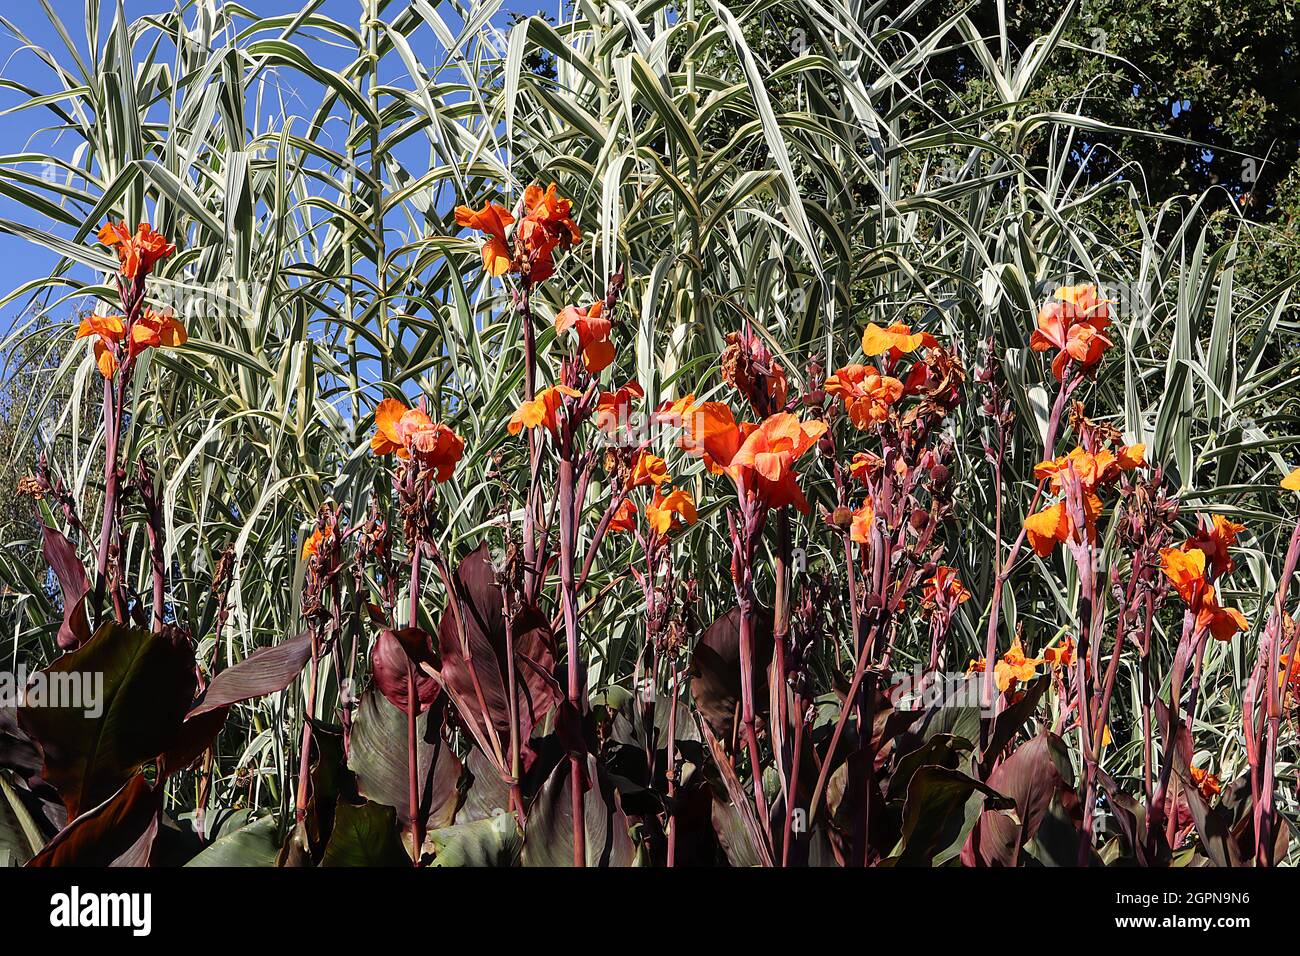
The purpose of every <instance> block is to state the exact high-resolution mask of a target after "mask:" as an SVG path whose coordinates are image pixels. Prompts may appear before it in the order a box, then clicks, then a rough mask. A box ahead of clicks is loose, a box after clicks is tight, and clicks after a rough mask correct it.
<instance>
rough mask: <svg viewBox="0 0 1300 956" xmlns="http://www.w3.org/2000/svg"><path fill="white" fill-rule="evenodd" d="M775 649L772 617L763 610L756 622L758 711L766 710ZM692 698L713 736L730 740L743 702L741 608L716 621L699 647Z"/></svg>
mask: <svg viewBox="0 0 1300 956" xmlns="http://www.w3.org/2000/svg"><path fill="white" fill-rule="evenodd" d="M772 647H773V643H772V616H771V614H770V612H768V611H766V610H765V609H760V610H759V613H758V614H756V615H755V621H754V662H753V663H754V669H753V670H754V705H755V709H756V710H764V709H765V707H766V701H767V698H768V693H767V668H768V663H769V662H770V661H771V659H772ZM691 694H692V695H693V696H694V698H695V706H696V707H698V708H699V710H700V713H701V714H703V715H704V719H705V720H707V721H708V722H709V726H710V727H711V728H712V729H713V733H714V734H716V735H717V737H718V738H719V739H721V740H723V741H726V740H730V739H731V737H732V729H733V728H732V723H733V722H734V720H735V716H736V705H737V704H738V703H739V701H740V608H732V609H731V610H730V611H728V612H727V613H726V614H724V615H723V616H722V617H720V618H718V619H717V620H716V621H714V622H713V623H712V624H711V625H710V626H709V628H708V629H707V630H706V631H705V632H704V634H703V635H702V636H701V637H700V639H699V641H698V642H697V643H696V645H695V651H694V654H693V656H692V659H691Z"/></svg>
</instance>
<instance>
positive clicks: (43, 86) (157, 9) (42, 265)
mask: <svg viewBox="0 0 1300 956" xmlns="http://www.w3.org/2000/svg"><path fill="white" fill-rule="evenodd" d="M98 2H99V3H100V10H101V12H100V21H101V22H100V29H101V33H103V32H104V31H106V30H107V29H108V27H109V24H110V23H111V22H112V17H113V12H114V9H115V6H116V0H98ZM305 2H306V0H243V5H244V6H245V7H246V8H247V9H249V10H252V11H254V12H256V13H257V14H259V15H264V16H275V15H279V14H285V13H293V12H296V11H297V10H299V9H300V8H301V7H302V6H303V4H304V3H305ZM48 3H49V5H50V6H51V7H52V8H53V10H54V11H55V13H56V14H57V15H58V16H59V18H60V19H61V21H62V23H63V26H64V29H65V30H66V31H67V33H68V34H69V35H70V36H71V37H72V38H73V41H74V42H75V43H76V44H77V45H78V48H79V50H81V51H82V55H83V56H84V47H85V43H86V40H85V34H86V29H85V6H84V0H48ZM189 5H191V6H192V4H189ZM403 5H404V4H402V3H401V2H400V0H399V2H395V3H394V4H393V7H394V8H400V7H401V6H403ZM124 6H125V10H126V15H127V17H128V19H135V18H137V17H140V16H146V15H149V14H155V13H161V12H166V11H170V10H174V9H175V8H176V0H124ZM439 6H443V7H445V6H446V5H445V4H442V5H439ZM559 6H560V0H549V2H547V0H505V3H503V5H502V8H501V10H500V11H499V12H498V13H497V14H496V17H495V18H494V19H495V20H496V22H498V23H499V24H504V23H505V22H506V19H507V17H508V15H509V13H510V12H511V11H518V12H521V13H529V14H531V13H536V12H538V11H539V10H543V11H547V12H549V13H550V14H551V16H553V17H554V16H555V15H556V13H557V8H558V7H559ZM361 9H362V6H361V3H360V2H359V0H325V2H324V3H323V4H322V5H321V7H320V12H322V13H324V14H325V15H326V16H330V17H332V18H334V19H336V20H339V21H341V22H343V23H347V24H348V25H350V26H355V25H356V24H357V22H358V20H359V18H360V14H361ZM440 13H442V14H443V15H444V16H446V17H447V18H448V19H453V17H454V15H453V14H452V12H451V11H450V10H446V9H444V10H441V11H440ZM0 16H3V17H4V18H5V19H6V20H8V21H9V23H11V24H12V25H13V27H14V28H15V29H16V30H18V31H20V32H21V33H23V34H24V35H25V36H26V37H27V38H28V39H29V40H30V42H31V43H33V44H35V45H37V46H40V47H44V48H47V49H49V50H51V51H53V52H54V53H55V55H56V57H57V58H58V59H59V60H60V61H61V62H66V61H67V60H68V58H69V54H68V53H67V50H66V48H65V47H64V45H63V41H62V40H61V39H60V37H59V34H58V31H57V30H56V29H55V27H54V26H53V24H51V22H50V19H49V17H48V16H47V15H46V13H45V11H44V10H43V9H42V6H41V4H40V3H39V2H38V0H18V2H16V3H6V4H4V9H3V11H0ZM187 19H188V17H187ZM23 47H24V44H23V43H22V42H21V41H20V40H18V39H17V38H16V37H15V36H14V34H13V33H11V32H10V31H9V30H8V29H6V28H4V26H3V25H0V78H3V79H5V80H8V81H11V82H14V83H19V84H22V85H24V86H26V87H29V88H33V89H35V90H37V91H41V92H47V91H53V90H56V89H58V83H57V81H56V80H55V78H54V76H53V74H52V73H51V71H50V70H49V68H48V67H46V66H45V65H44V64H43V63H42V62H41V61H40V60H39V59H38V58H37V57H36V56H35V55H34V54H33V53H31V52H30V51H29V50H25V49H24V48H23ZM416 49H417V53H418V52H419V46H418V45H416ZM321 55H322V56H328V55H329V51H328V50H324V51H323V52H322V54H321ZM341 61H342V58H340V62H341ZM331 65H333V64H331ZM24 99H25V97H23V96H22V95H21V94H19V93H17V92H15V91H13V90H9V89H0V154H14V153H20V152H25V151H29V150H30V151H34V152H43V151H46V150H49V149H58V148H59V147H58V144H57V143H56V142H55V140H54V138H53V136H52V134H50V133H48V132H45V133H43V132H42V131H41V130H42V127H44V126H46V125H47V124H49V123H50V122H51V120H52V119H53V118H54V117H53V114H52V113H51V112H49V111H48V110H46V109H32V110H24V111H20V112H10V111H11V110H13V108H14V107H16V106H19V105H21V104H22V103H23V102H24ZM68 142H69V148H70V146H71V141H68ZM0 218H3V219H10V220H17V221H20V222H25V223H32V224H35V222H36V220H35V219H34V218H33V217H32V215H31V214H30V213H29V212H27V211H26V210H25V209H24V208H23V207H22V206H21V204H19V203H18V202H16V201H15V200H13V199H12V198H10V197H7V196H5V195H4V194H3V193H0ZM56 259H57V257H56V256H55V254H54V253H52V252H50V251H48V250H46V249H44V248H42V247H40V246H38V245H35V244H33V243H30V242H27V241H25V240H22V239H18V238H15V237H13V236H10V235H8V234H7V233H3V232H0V261H2V262H3V263H4V264H5V269H4V272H3V278H2V279H0V294H3V293H5V292H8V291H9V290H11V289H15V288H17V287H18V286H20V285H22V283H24V282H26V281H28V280H30V279H32V278H35V277H38V276H40V275H43V274H48V272H49V271H50V269H51V268H52V267H53V265H54V263H55V261H56ZM15 312H16V308H15V307H14V306H8V307H5V308H4V309H3V310H0V335H2V334H3V333H4V332H5V331H7V330H8V328H9V327H10V326H11V323H12V321H13V319H14V315H15Z"/></svg>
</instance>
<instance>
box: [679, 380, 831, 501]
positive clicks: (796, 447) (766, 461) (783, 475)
mask: <svg viewBox="0 0 1300 956" xmlns="http://www.w3.org/2000/svg"><path fill="white" fill-rule="evenodd" d="M693 402H694V399H693V397H691V398H688V399H683V400H682V401H680V402H677V403H674V404H672V405H666V406H664V407H663V408H661V409H660V410H659V415H660V417H661V419H666V418H672V419H674V420H677V421H680V422H681V423H682V425H683V428H684V430H685V434H684V435H683V437H682V442H681V444H682V447H683V449H685V450H686V451H687V452H688V453H689V454H692V455H694V456H696V457H698V458H702V459H703V460H704V464H705V467H707V468H708V469H709V471H710V472H712V473H713V474H725V475H726V476H727V477H729V478H730V479H731V480H732V481H734V482H735V483H736V487H737V490H738V491H739V492H740V493H741V494H742V495H743V496H745V497H748V498H751V499H753V500H755V501H756V502H759V503H761V504H763V505H765V506H766V507H769V508H780V507H783V506H785V505H794V506H795V507H796V508H798V509H799V510H800V511H802V512H804V513H805V514H806V513H807V512H808V500H807V499H806V498H805V497H804V494H803V491H802V490H800V488H799V483H798V478H799V475H798V473H797V472H796V471H795V470H794V464H795V462H796V461H798V460H799V459H800V458H801V457H803V455H804V453H805V452H807V451H808V450H809V449H810V448H812V446H813V445H814V444H815V443H816V442H817V439H819V438H821V436H822V435H823V434H825V432H826V429H827V425H826V423H825V422H820V421H809V422H802V421H800V420H799V418H798V417H797V416H795V415H792V414H790V413H789V412H778V413H777V414H775V415H770V416H768V417H767V418H766V419H764V420H763V421H762V422H760V423H757V424H754V423H751V422H740V423H737V421H736V418H735V415H733V414H732V411H731V408H730V407H729V406H727V405H724V404H723V403H721V402H704V403H703V404H700V405H694V404H693Z"/></svg>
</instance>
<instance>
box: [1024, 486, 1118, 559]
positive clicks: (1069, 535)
mask: <svg viewBox="0 0 1300 956" xmlns="http://www.w3.org/2000/svg"><path fill="white" fill-rule="evenodd" d="M1100 516H1101V499H1100V498H1098V497H1097V496H1096V495H1095V494H1085V495H1084V496H1083V517H1084V523H1085V524H1086V525H1087V528H1086V532H1087V535H1088V540H1089V541H1096V540H1097V518H1099V517H1100ZM1025 534H1026V536H1027V537H1028V538H1029V545H1030V547H1032V548H1033V549H1034V553H1035V554H1037V555H1038V556H1039V557H1040V558H1045V557H1047V556H1048V555H1049V554H1051V553H1052V550H1053V549H1054V548H1055V547H1056V545H1057V544H1058V543H1061V544H1064V543H1066V542H1075V543H1076V544H1077V543H1082V541H1083V537H1082V536H1081V535H1080V534H1079V530H1078V529H1077V528H1075V527H1074V522H1073V520H1072V519H1071V518H1070V509H1069V507H1067V505H1066V503H1065V502H1064V501H1058V502H1057V503H1056V504H1054V505H1048V506H1047V507H1046V508H1044V509H1043V510H1042V511H1038V512H1035V513H1034V514H1032V515H1030V516H1029V517H1028V518H1026V519H1025Z"/></svg>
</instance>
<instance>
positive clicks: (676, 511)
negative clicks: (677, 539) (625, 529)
mask: <svg viewBox="0 0 1300 956" xmlns="http://www.w3.org/2000/svg"><path fill="white" fill-rule="evenodd" d="M696 517H697V514H696V511H695V499H694V498H692V497H691V495H690V493H689V492H686V491H683V490H682V489H680V488H676V489H672V490H670V491H669V492H668V493H667V494H664V492H663V490H662V489H661V488H656V489H655V494H654V499H653V500H652V501H651V502H650V504H648V505H646V509H645V520H646V524H647V525H649V526H650V530H651V531H652V532H654V533H655V534H657V535H659V536H660V537H661V538H662V537H663V536H664V535H666V534H669V533H670V532H673V531H676V530H677V529H678V528H680V527H682V526H683V525H690V524H695V519H696Z"/></svg>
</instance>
